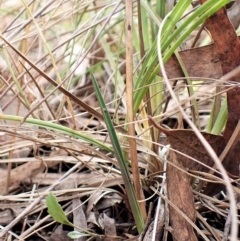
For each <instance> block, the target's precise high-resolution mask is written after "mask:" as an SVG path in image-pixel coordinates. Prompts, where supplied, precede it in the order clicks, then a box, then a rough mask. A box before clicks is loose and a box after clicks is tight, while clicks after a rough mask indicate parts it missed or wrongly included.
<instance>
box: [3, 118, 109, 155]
mask: <svg viewBox="0 0 240 241" xmlns="http://www.w3.org/2000/svg"><path fill="white" fill-rule="evenodd" d="M0 119H2V120H11V121H17V122H22V121H23V119H24V118H23V117H21V116H15V115H1V114H0ZM24 122H26V123H29V124H32V125H36V126H38V127H43V128H45V129H48V130H53V131H56V132H58V133H63V134H66V135H68V136H71V137H73V138H77V139H81V140H83V141H86V142H87V143H90V144H92V145H94V146H97V147H100V148H101V149H103V150H106V151H109V152H113V149H111V148H110V147H108V146H107V145H104V144H103V143H101V142H100V141H97V140H95V139H93V138H91V137H89V136H88V135H84V134H82V133H81V132H80V131H76V130H73V129H71V128H69V127H66V126H62V125H59V124H55V123H52V122H49V121H43V120H38V119H33V118H27V119H26V120H24Z"/></svg>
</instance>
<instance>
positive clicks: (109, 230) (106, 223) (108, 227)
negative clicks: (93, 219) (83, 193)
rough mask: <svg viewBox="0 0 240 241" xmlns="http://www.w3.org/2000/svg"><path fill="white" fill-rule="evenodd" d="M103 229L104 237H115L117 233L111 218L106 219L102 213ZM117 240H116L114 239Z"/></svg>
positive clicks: (108, 239)
mask: <svg viewBox="0 0 240 241" xmlns="http://www.w3.org/2000/svg"><path fill="white" fill-rule="evenodd" d="M102 219H103V227H104V233H105V235H106V236H111V237H116V236H117V231H116V226H115V220H114V219H113V218H110V217H108V216H107V215H106V214H105V213H103V218H102ZM111 240H113V239H112V238H110V237H107V238H105V239H104V241H111ZM114 240H118V239H114Z"/></svg>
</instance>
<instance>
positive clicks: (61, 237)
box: [49, 225, 72, 241]
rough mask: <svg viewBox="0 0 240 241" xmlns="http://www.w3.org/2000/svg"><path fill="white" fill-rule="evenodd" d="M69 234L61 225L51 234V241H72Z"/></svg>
mask: <svg viewBox="0 0 240 241" xmlns="http://www.w3.org/2000/svg"><path fill="white" fill-rule="evenodd" d="M68 233H69V232H68V231H64V230H63V225H59V226H58V227H57V228H56V229H55V230H54V231H53V232H52V234H51V237H50V239H49V241H72V239H71V238H69V237H68V236H67V234H68Z"/></svg>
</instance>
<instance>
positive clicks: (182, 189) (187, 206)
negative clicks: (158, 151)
mask: <svg viewBox="0 0 240 241" xmlns="http://www.w3.org/2000/svg"><path fill="white" fill-rule="evenodd" d="M171 161H172V163H173V164H175V165H177V166H179V167H180V168H184V167H183V165H182V163H181V162H180V161H179V160H178V158H177V157H176V155H175V153H174V152H171ZM166 177H167V180H166V181H167V190H168V191H167V193H168V199H169V200H170V201H171V202H172V203H173V204H174V205H175V206H176V207H178V208H179V209H180V210H181V211H182V212H183V213H184V214H185V215H186V216H187V217H188V218H189V219H190V220H191V221H192V222H195V220H196V209H195V205H194V198H193V193H192V189H191V186H190V180H189V176H188V175H187V174H186V173H184V172H182V171H180V170H178V169H177V168H175V167H173V166H172V165H168V167H167V175H166ZM169 210H170V221H171V226H172V227H173V232H172V234H173V240H175V241H183V240H189V241H197V240H198V239H197V237H196V235H195V233H194V229H193V227H192V225H191V224H190V223H189V222H188V221H187V220H186V219H185V218H184V217H183V216H182V215H181V214H180V213H179V212H178V211H176V209H175V208H174V207H172V206H171V205H169Z"/></svg>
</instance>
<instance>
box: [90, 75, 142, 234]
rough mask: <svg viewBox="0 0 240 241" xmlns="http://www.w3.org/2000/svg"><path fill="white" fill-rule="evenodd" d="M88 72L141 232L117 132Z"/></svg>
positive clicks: (135, 201) (139, 213)
mask: <svg viewBox="0 0 240 241" xmlns="http://www.w3.org/2000/svg"><path fill="white" fill-rule="evenodd" d="M90 73H91V78H92V83H93V87H94V90H95V93H96V96H97V99H98V101H99V105H100V107H101V110H102V114H103V117H104V120H105V123H106V126H107V130H108V134H109V137H110V139H111V142H112V146H113V150H114V153H115V155H116V158H117V160H118V163H119V166H120V170H121V173H122V177H123V181H124V185H125V188H126V192H127V196H128V200H129V204H130V206H131V209H132V213H133V217H134V220H135V222H136V226H137V229H138V232H139V233H141V232H142V230H143V228H144V221H143V217H142V214H141V212H140V208H139V204H138V202H137V198H136V195H135V191H134V188H133V184H132V181H131V177H130V174H129V171H128V168H127V165H126V160H125V158H124V156H123V153H122V150H121V146H120V144H119V141H118V137H117V134H116V132H115V129H114V126H113V123H112V120H111V117H110V115H109V113H108V111H107V107H106V105H105V102H104V100H103V98H102V95H101V92H100V89H99V87H98V85H97V82H96V80H95V78H94V76H93V74H92V72H91V71H90Z"/></svg>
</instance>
